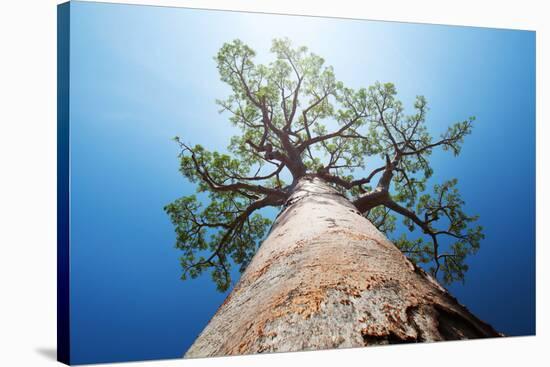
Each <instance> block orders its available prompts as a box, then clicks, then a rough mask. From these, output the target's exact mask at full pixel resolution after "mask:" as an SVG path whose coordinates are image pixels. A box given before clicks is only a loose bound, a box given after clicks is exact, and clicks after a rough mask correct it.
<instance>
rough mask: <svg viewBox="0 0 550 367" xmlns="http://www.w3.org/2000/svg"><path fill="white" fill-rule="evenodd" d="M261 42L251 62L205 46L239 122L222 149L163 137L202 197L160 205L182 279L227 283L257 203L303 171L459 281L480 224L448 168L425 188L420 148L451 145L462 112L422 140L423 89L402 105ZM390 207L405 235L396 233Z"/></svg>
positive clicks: (224, 106)
mask: <svg viewBox="0 0 550 367" xmlns="http://www.w3.org/2000/svg"><path fill="white" fill-rule="evenodd" d="M271 52H272V53H273V55H274V60H273V61H272V62H270V63H269V64H259V63H256V62H255V61H254V60H255V55H256V53H255V51H254V50H253V49H252V48H250V47H249V46H248V45H246V44H244V43H243V42H242V41H240V40H234V41H232V42H229V43H225V44H224V45H223V47H221V49H220V50H219V52H218V54H217V55H216V56H215V61H216V63H217V68H218V72H219V75H220V78H221V80H222V81H223V82H224V83H226V84H227V85H229V86H230V87H231V91H232V92H231V94H230V95H229V96H228V97H227V98H225V99H223V100H218V101H217V104H218V105H219V106H220V112H223V113H226V114H228V115H229V120H230V122H231V123H232V124H233V125H234V126H236V127H238V128H239V129H240V131H241V133H240V134H239V135H237V136H233V137H232V138H231V140H230V142H229V146H228V152H229V154H225V153H220V152H215V151H208V150H207V149H205V148H204V147H203V146H201V145H191V144H190V143H189V142H186V141H185V139H183V138H180V137H176V138H175V141H176V143H177V144H178V145H179V147H180V148H181V153H180V155H179V158H180V171H181V173H182V174H183V175H184V176H185V177H186V178H187V179H188V180H190V181H191V182H193V183H196V187H197V191H198V192H199V193H204V194H206V195H207V197H208V200H207V201H208V204H204V200H202V201H201V200H199V198H197V196H196V195H191V196H185V197H182V198H180V199H177V200H175V201H174V202H172V203H170V204H168V205H167V206H166V207H165V208H164V209H165V211H166V212H167V213H168V214H169V216H170V219H171V221H172V223H173V224H174V226H175V232H176V236H177V238H176V247H177V248H178V249H180V250H181V251H182V252H183V254H182V256H181V266H182V268H183V274H182V278H183V279H186V278H187V277H188V276H190V277H192V278H194V277H197V276H198V275H200V274H201V273H203V272H204V271H211V275H212V278H213V280H214V281H215V282H216V284H217V287H218V289H219V290H220V291H224V290H226V289H228V287H229V286H230V283H231V273H230V268H231V266H232V265H237V266H240V270H241V271H242V270H244V268H245V267H246V265H247V264H248V262H249V261H250V259H251V258H252V256H253V255H254V253H255V251H256V249H257V246H258V245H259V243H260V242H261V241H262V240H263V239H264V237H265V235H266V233H267V230H268V228H269V225H270V223H271V222H270V220H269V219H267V218H265V217H263V216H262V215H261V214H260V213H259V210H260V209H262V208H265V207H282V206H284V205H285V202H286V200H287V198H288V197H289V196H290V194H291V193H292V189H293V187H294V185H295V183H296V182H297V181H298V180H299V179H300V178H301V177H304V176H306V175H310V176H311V175H312V176H317V177H320V178H322V179H324V180H325V181H327V182H329V183H330V184H331V185H333V186H334V187H335V188H336V189H338V190H339V191H340V192H341V193H342V194H343V195H345V196H346V197H347V198H348V199H349V200H350V201H351V202H352V203H353V204H354V205H355V206H356V207H357V210H358V211H359V212H360V213H362V215H364V216H365V217H367V218H368V219H369V220H370V221H371V222H372V223H373V224H374V225H375V226H376V227H377V228H378V229H379V230H381V231H382V232H384V233H385V234H386V235H387V236H388V237H390V238H391V239H393V242H394V243H395V244H396V245H397V246H398V247H399V248H400V249H401V251H402V252H403V253H404V254H405V255H406V256H408V257H409V258H410V259H411V260H412V261H413V262H414V263H419V264H425V266H426V268H427V269H428V270H429V271H430V272H431V273H432V275H433V276H434V277H436V278H437V279H439V280H443V281H444V282H446V283H450V282H453V281H456V280H463V279H464V274H465V272H466V271H467V269H468V266H467V264H466V262H465V259H466V256H467V255H469V254H472V253H474V252H476V250H477V249H478V248H479V244H480V241H481V239H482V238H483V233H482V227H481V226H479V225H476V224H475V222H476V221H477V219H478V218H477V216H470V215H467V214H466V213H465V212H464V211H463V206H464V201H463V200H462V199H461V197H460V193H459V191H458V189H457V180H456V178H452V179H450V180H448V181H445V182H442V183H439V184H435V185H433V187H430V188H428V180H429V178H430V177H431V176H432V174H433V170H432V167H431V166H430V155H431V154H432V152H433V151H434V150H435V149H443V150H445V151H450V152H451V153H453V154H454V155H455V156H456V155H459V153H460V150H461V146H462V143H463V139H464V137H465V136H466V135H468V134H470V133H471V131H472V126H473V123H474V118H473V117H470V118H467V119H465V120H464V121H459V122H456V123H454V124H452V125H450V126H449V127H448V129H447V131H446V132H444V133H443V134H442V135H441V136H439V137H437V138H434V137H433V136H432V135H431V134H430V132H429V131H428V129H427V126H426V124H427V123H426V118H427V114H428V105H427V101H426V98H424V97H423V96H417V97H416V100H415V102H414V105H413V106H412V111H411V112H409V113H406V112H405V107H404V106H403V104H402V103H401V102H400V101H399V100H398V99H397V91H396V88H395V86H394V85H393V84H392V83H379V82H377V83H375V84H374V85H372V86H369V87H368V88H360V89H352V88H349V87H346V86H345V85H344V84H343V83H342V82H340V81H338V80H337V79H336V77H335V74H334V70H333V68H332V67H331V66H327V65H325V60H324V59H323V58H322V57H320V56H318V55H316V54H314V53H312V52H310V51H309V50H308V49H307V48H306V47H294V46H293V45H292V44H291V42H290V41H289V40H288V39H275V40H273V43H272V47H271ZM358 172H360V173H361V174H358ZM365 172H366V173H365ZM285 180H286V181H288V182H285ZM398 217H400V218H402V223H403V225H404V228H406V229H408V230H409V231H410V233H408V235H407V233H406V232H407V230H405V231H397V229H398V223H397V218H398ZM395 232H404V233H402V234H401V235H400V236H397V237H395V235H394V233H395ZM392 237H393V238H392ZM444 237H446V238H447V239H443V238H444Z"/></svg>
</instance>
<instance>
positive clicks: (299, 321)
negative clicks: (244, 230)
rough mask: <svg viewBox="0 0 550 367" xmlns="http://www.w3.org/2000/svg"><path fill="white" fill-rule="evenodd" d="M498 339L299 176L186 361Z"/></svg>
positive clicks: (356, 216) (354, 215) (320, 185)
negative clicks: (232, 356)
mask: <svg viewBox="0 0 550 367" xmlns="http://www.w3.org/2000/svg"><path fill="white" fill-rule="evenodd" d="M500 335H501V334H499V333H497V332H496V331H495V330H494V329H493V328H492V327H491V326H489V325H487V324H486V323H484V322H482V321H480V320H479V319H478V318H476V317H475V316H474V315H472V314H471V313H470V312H469V311H468V310H467V309H466V308H465V307H464V306H462V305H460V304H459V303H458V302H457V300H456V299H455V298H453V297H452V296H451V295H450V294H449V293H448V292H447V291H446V290H445V289H444V288H442V287H441V286H440V285H439V284H438V283H437V281H436V280H434V279H433V278H432V277H430V276H429V275H428V274H426V273H425V272H424V271H423V270H421V269H420V268H418V267H416V266H414V265H413V264H412V263H411V262H410V261H409V260H408V259H407V258H406V257H405V256H404V255H403V254H402V253H401V251H399V249H397V248H396V247H395V246H394V245H393V244H392V243H391V242H390V241H388V239H387V238H386V237H385V236H384V235H383V234H382V233H381V232H379V231H378V230H377V229H376V228H375V227H374V226H373V225H372V224H371V223H370V222H369V221H368V220H367V219H366V218H365V217H363V216H362V215H360V213H359V212H358V211H357V210H356V208H355V207H354V206H353V204H351V203H350V202H349V201H348V200H347V199H346V198H344V197H343V196H342V195H340V194H339V193H338V192H337V191H336V190H334V189H333V188H331V187H330V186H329V185H328V184H327V183H325V182H324V181H322V180H320V179H319V178H312V177H304V178H303V179H301V180H300V182H299V183H298V184H297V185H296V188H295V191H294V193H293V194H292V196H291V197H290V199H289V200H288V202H287V205H286V206H285V208H284V209H283V210H282V212H281V213H280V214H279V216H278V217H277V219H276V220H275V222H274V224H273V227H272V229H271V232H270V233H269V236H268V237H267V239H266V240H265V241H264V242H263V244H262V245H261V247H260V249H259V250H258V252H257V253H256V255H255V256H254V258H253V259H252V261H251V263H250V264H249V266H248V268H247V269H246V271H245V272H244V273H243V275H242V277H241V279H240V281H239V282H238V284H237V285H236V286H235V289H234V290H233V291H232V292H231V294H230V295H229V296H228V297H227V299H226V300H225V302H224V303H223V304H222V305H221V306H220V308H219V309H218V311H217V312H216V314H215V315H214V317H213V318H212V320H210V322H209V323H208V325H207V326H206V328H205V329H204V330H203V332H202V333H201V334H200V336H199V337H198V338H197V340H196V341H195V342H194V344H193V345H192V346H191V348H190V349H189V350H188V351H187V353H186V354H185V357H186V358H189V357H208V356H223V355H241V354H252V353H261V352H290V351H301V350H318V349H327V348H348V347H360V346H366V345H376V344H392V343H403V342H423V341H437V340H455V339H473V338H484V337H496V336H500Z"/></svg>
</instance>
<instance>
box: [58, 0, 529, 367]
mask: <svg viewBox="0 0 550 367" xmlns="http://www.w3.org/2000/svg"><path fill="white" fill-rule="evenodd" d="M58 15H59V19H58V26H59V31H58V81H59V83H58V84H59V88H58V115H59V126H58V243H59V248H58V266H59V268H58V280H59V286H58V306H59V310H58V356H59V359H60V360H61V361H62V362H65V363H70V364H87V363H100V362H119V361H134V360H146V359H161V358H182V357H184V358H201V357H215V356H228V355H246V354H257V353H273V352H299V351H305V350H322V349H330V348H356V347H372V346H380V345H387V344H397V343H423V342H439V341H453V340H465V339H478V338H503V337H512V336H527V335H534V334H535V32H533V31H524V30H507V29H490V28H477V27H459V26H446V25H428V24H414V23H397V22H382V21H370V20H361V19H337V18H323V17H311V16H307V15H303V16H290V15H277V14H259V13H246V12H233V11H221V10H201V9H186V8H174V7H157V6H144V5H140V6H136V5H123V4H111V3H109V4H108V3H91V2H78V1H71V2H70V3H65V4H62V5H60V6H59V8H58ZM433 347H434V348H436V347H437V346H436V345H434V346H433Z"/></svg>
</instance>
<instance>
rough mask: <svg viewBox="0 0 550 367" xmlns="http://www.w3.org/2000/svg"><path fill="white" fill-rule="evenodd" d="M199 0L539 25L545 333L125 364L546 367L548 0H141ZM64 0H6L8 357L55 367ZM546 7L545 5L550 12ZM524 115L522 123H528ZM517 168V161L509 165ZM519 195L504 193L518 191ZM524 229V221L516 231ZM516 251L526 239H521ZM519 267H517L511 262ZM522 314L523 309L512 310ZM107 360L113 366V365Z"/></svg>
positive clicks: (7, 362) (295, 10)
mask: <svg viewBox="0 0 550 367" xmlns="http://www.w3.org/2000/svg"><path fill="white" fill-rule="evenodd" d="M119 2H127V3H147V4H162V5H181V6H189V7H202V8H216V9H233V10H249V11H261V12H276V13H288V14H310V15H325V16H340V17H353V18H364V19H379V20H393V21H412V22H422V23H444V24H456V25H475V26H487V27H499V28H520V29H529V30H536V31H537V188H538V190H537V336H536V337H520V338H505V339H502V340H480V341H467V342H447V343H437V344H420V345H404V346H390V347H378V348H360V349H353V350H332V351H322V352H302V353H285V354H272V355H269V356H249V357H229V358H215V359H202V360H169V361H159V362H142V363H135V364H134V363H131V364H126V365H127V366H130V365H132V366H133V365H136V366H186V367H194V366H201V367H202V366H229V367H231V366H255V365H258V364H261V365H266V366H276V365H277V366H279V365H281V364H283V365H307V366H309V365H322V366H325V365H326V366H329V365H330V366H332V365H335V364H340V365H342V364H353V363H360V364H361V365H366V364H378V365H384V366H386V365H390V366H392V365H398V364H401V365H407V366H411V365H412V366H416V365H422V366H432V365H445V366H461V367H463V366H477V365H482V364H487V365H500V366H528V365H529V366H530V365H542V364H546V365H548V363H549V361H550V355H549V354H550V353H549V352H548V349H549V348H550V338H549V337H548V336H549V331H550V327H549V325H548V320H549V318H548V312H550V305H549V302H548V288H549V286H550V283H549V281H548V274H549V272H548V268H545V267H544V263H545V262H546V261H547V260H549V257H548V253H549V252H548V250H547V246H548V244H549V242H550V241H549V240H550V236H549V233H550V231H549V229H548V227H549V226H550V222H549V215H548V214H547V213H548V211H547V208H548V207H549V204H550V203H549V199H548V197H549V195H548V190H544V188H546V187H548V185H549V183H550V182H549V173H548V171H549V165H548V160H549V157H550V152H549V150H550V148H549V146H550V143H548V141H550V136H549V131H550V129H549V128H548V126H545V125H546V124H545V123H547V122H548V121H547V120H548V104H546V105H544V104H543V101H545V102H546V103H548V88H549V81H548V70H547V67H548V65H547V64H545V62H546V61H547V60H548V49H549V45H550V43H549V36H548V35H549V28H548V24H549V23H550V21H549V18H548V14H549V12H548V10H546V9H544V7H545V6H544V4H545V2H544V1H528V0H522V1H513V2H510V1H503V0H501V1H482V0H474V1H470V0H460V1H441V0H439V1H438V0H434V1H428V0H414V1H410V0H409V1H407V0H403V1H390V0H385V1H381V0H378V1H358V0H356V1H351V0H350V1H348V0H338V1H321V0H317V1H306V0H262V1H260V0H257V1H250V0H249V1H246V0H231V1H229V0H226V1H223V0H219V1H214V0H211V1H210V0H203V1H199V0H195V1H191V0H189V1H184V0H179V1H178V0H172V1H154V0H145V1H140V0H135V1H119ZM56 4H57V1H55V0H26V1H20V0H11V1H2V2H0V93H1V94H0V246H1V247H0V366H29V367H34V366H43V365H54V364H56V363H57V362H55V353H56V352H55V348H56V298H55V295H56V230H55V227H56ZM544 14H546V19H545V16H544ZM520 123H521V122H518V128H519V126H520ZM510 169H513V167H510ZM516 199H521V198H506V200H516ZM518 230H520V229H518ZM518 251H521V249H519V248H518ZM510 271H513V269H510ZM509 317H514V315H509ZM106 366H107V365H106Z"/></svg>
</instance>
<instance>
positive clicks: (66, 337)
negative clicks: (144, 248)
mask: <svg viewBox="0 0 550 367" xmlns="http://www.w3.org/2000/svg"><path fill="white" fill-rule="evenodd" d="M69 41H70V3H69V2H67V3H64V4H60V5H58V7H57V360H58V361H60V362H62V363H65V364H70V361H71V352H70V350H71V343H70V341H71V338H70V314H69V310H70V307H69V282H70V279H69V278H70V272H69V269H70V258H69V225H70V223H69V190H70V178H69V174H70V172H69V159H70V157H69V154H70V152H69V129H70V126H69V84H70V83H69V80H70V70H69V69H70V52H69V50H70V47H69V44H70V42H69Z"/></svg>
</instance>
